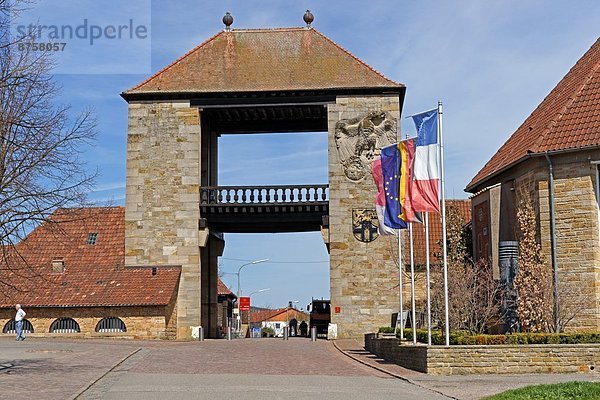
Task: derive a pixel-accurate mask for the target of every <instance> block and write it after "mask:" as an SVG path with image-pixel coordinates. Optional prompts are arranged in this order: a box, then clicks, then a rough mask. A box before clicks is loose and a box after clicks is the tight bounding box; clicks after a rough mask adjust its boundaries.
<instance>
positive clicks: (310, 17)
mask: <svg viewBox="0 0 600 400" xmlns="http://www.w3.org/2000/svg"><path fill="white" fill-rule="evenodd" d="M302 19H304V22H306V27H307V28H310V24H312V22H313V21H314V20H315V16H314V15H312V13H311V12H310V10H306V12H305V13H304V17H303V18H302Z"/></svg>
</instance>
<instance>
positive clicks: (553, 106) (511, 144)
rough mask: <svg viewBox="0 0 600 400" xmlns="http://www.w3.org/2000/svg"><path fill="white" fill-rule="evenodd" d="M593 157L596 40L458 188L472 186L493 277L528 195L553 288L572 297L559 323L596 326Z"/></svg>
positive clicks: (480, 247)
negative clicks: (552, 271)
mask: <svg viewBox="0 0 600 400" xmlns="http://www.w3.org/2000/svg"><path fill="white" fill-rule="evenodd" d="M599 164H600V39H598V40H597V41H596V42H595V43H594V44H593V45H592V47H591V48H590V49H589V50H588V51H587V52H586V53H585V54H584V55H583V57H581V59H580V60H579V61H577V63H576V64H575V65H574V66H573V68H571V70H570V71H569V72H568V73H567V74H566V75H565V77H564V78H563V79H562V80H561V81H560V82H559V83H558V84H557V85H556V87H555V88H554V89H553V90H552V91H551V92H550V93H549V94H548V95H547V96H546V98H545V99H544V100H543V101H542V102H541V103H540V104H539V106H538V107H537V108H536V109H535V110H534V111H533V112H532V113H531V115H529V117H527V119H526V120H525V121H524V122H523V124H522V125H521V126H520V127H519V128H518V129H517V130H516V131H515V132H514V133H513V134H512V135H511V136H510V137H509V139H508V140H507V141H506V143H504V144H503V145H502V146H501V147H500V149H498V151H497V152H496V153H495V154H494V155H493V156H492V158H491V159H490V160H489V161H488V162H487V163H486V164H485V165H484V166H483V168H482V169H481V170H480V171H479V172H478V173H477V174H476V175H475V176H474V177H473V179H472V180H471V182H470V183H469V184H468V185H467V188H466V190H467V191H469V192H471V193H474V195H473V197H472V204H473V239H474V240H473V241H474V253H475V256H476V257H477V258H488V259H490V260H492V261H493V262H492V265H493V267H494V268H495V271H494V274H495V275H496V276H497V277H502V276H503V274H504V275H506V274H507V272H506V271H503V270H502V268H500V267H499V264H501V263H500V262H499V258H500V253H503V252H504V253H506V251H508V252H510V251H511V247H514V246H516V241H517V240H518V239H519V228H518V224H517V221H516V213H517V210H518V207H519V204H520V202H521V201H523V200H526V199H527V198H530V199H531V201H532V203H533V205H534V208H535V212H536V217H537V226H538V235H539V241H540V244H541V246H542V250H543V252H544V254H545V256H546V258H547V260H548V263H549V264H551V265H552V266H553V267H555V268H556V270H557V278H558V282H559V286H558V287H559V290H558V291H559V293H563V292H564V293H569V296H572V297H573V298H576V299H577V300H576V303H577V305H576V307H575V308H576V309H577V312H576V315H574V319H573V320H572V321H571V323H570V324H569V325H568V326H567V327H566V328H567V329H576V330H594V331H598V330H600V274H599V273H598V268H599V266H600V235H599V232H600V226H599V222H598V221H599V213H598V199H599V192H598V182H600V171H599V168H598V165H599ZM553 219H554V221H555V228H554V230H553V229H552V226H551V225H552V223H551V221H552V220H553ZM568 301H569V299H568V298H567V296H565V295H563V297H562V298H559V301H558V304H559V308H560V309H562V311H560V310H559V313H560V312H566V311H565V310H566V309H567V308H574V307H569V306H568V305H566V304H563V305H561V304H562V303H564V302H568ZM563 306H564V307H563Z"/></svg>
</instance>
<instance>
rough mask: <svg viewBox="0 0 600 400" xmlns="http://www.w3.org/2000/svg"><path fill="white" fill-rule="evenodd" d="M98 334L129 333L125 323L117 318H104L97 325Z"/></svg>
mask: <svg viewBox="0 0 600 400" xmlns="http://www.w3.org/2000/svg"><path fill="white" fill-rule="evenodd" d="M96 332H102V333H120V332H127V327H126V326H125V323H124V322H123V321H122V320H121V319H120V318H117V317H107V318H102V319H101V320H100V322H98V325H96Z"/></svg>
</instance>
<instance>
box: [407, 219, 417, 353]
mask: <svg viewBox="0 0 600 400" xmlns="http://www.w3.org/2000/svg"><path fill="white" fill-rule="evenodd" d="M408 231H409V233H410V299H411V306H412V334H413V344H415V345H416V344H417V319H416V315H417V312H416V309H415V257H414V250H413V229H412V222H409V223H408Z"/></svg>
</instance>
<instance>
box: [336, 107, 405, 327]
mask: <svg viewBox="0 0 600 400" xmlns="http://www.w3.org/2000/svg"><path fill="white" fill-rule="evenodd" d="M371 111H387V112H389V113H391V114H392V116H393V117H394V118H396V119H399V117H400V105H399V102H398V97H397V96H395V97H394V96H389V97H388V96H374V97H338V98H337V101H336V103H335V104H330V105H329V106H328V148H329V240H330V288H331V313H332V314H331V321H332V323H336V324H338V336H339V337H351V336H361V335H362V334H364V333H366V332H372V331H374V330H376V329H377V328H378V327H379V326H382V325H389V324H390V320H391V314H392V313H393V312H397V311H398V307H399V305H398V288H397V279H398V270H397V267H396V264H395V263H394V260H393V257H392V253H391V251H390V248H391V247H390V246H392V247H393V246H396V247H397V244H396V245H394V243H397V242H396V241H395V240H394V239H390V238H389V237H379V238H378V239H376V240H375V241H373V242H371V243H362V242H360V241H358V240H357V239H356V238H355V237H354V235H353V233H352V209H354V208H364V209H374V208H375V206H374V204H375V195H376V194H377V189H376V186H375V183H374V182H373V178H372V176H371V174H370V173H369V174H367V176H366V177H365V178H363V179H362V180H361V181H358V182H355V181H351V180H350V179H348V178H347V177H346V176H345V175H344V171H343V169H342V166H341V164H340V159H339V156H338V152H337V148H336V142H335V124H336V123H337V122H338V121H339V120H342V119H350V118H355V117H361V116H364V115H366V114H367V113H369V112H371ZM398 124H399V121H398ZM398 130H399V127H398ZM336 307H339V310H340V312H339V313H336V312H335V308H336Z"/></svg>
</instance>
